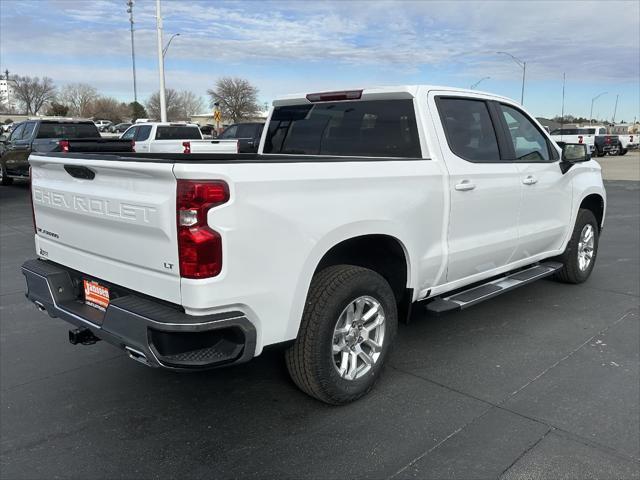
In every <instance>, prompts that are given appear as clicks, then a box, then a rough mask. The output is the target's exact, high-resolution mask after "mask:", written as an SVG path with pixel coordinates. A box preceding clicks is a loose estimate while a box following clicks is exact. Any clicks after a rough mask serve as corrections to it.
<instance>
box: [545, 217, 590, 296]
mask: <svg viewBox="0 0 640 480" xmlns="http://www.w3.org/2000/svg"><path fill="white" fill-rule="evenodd" d="M598 242H599V227H598V222H597V220H596V217H595V215H594V214H593V212H592V211H591V210H586V209H583V208H581V209H580V210H579V211H578V216H577V218H576V224H575V226H574V228H573V234H572V235H571V239H570V240H569V243H568V244H567V249H566V250H565V251H564V253H563V254H562V255H561V256H560V258H559V261H561V262H562V263H563V264H564V266H563V267H562V269H561V270H559V271H558V273H556V275H555V277H556V278H557V279H558V280H560V281H561V282H565V283H582V282H584V281H585V280H587V278H589V275H591V271H592V270H593V266H594V264H595V262H596V256H597V254H598Z"/></svg>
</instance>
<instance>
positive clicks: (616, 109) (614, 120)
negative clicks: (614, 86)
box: [611, 93, 620, 124]
mask: <svg viewBox="0 0 640 480" xmlns="http://www.w3.org/2000/svg"><path fill="white" fill-rule="evenodd" d="M619 96H620V94H619V93H618V94H617V95H616V104H615V106H614V107H613V117H611V123H613V124H615V123H616V112H617V111H618V97H619Z"/></svg>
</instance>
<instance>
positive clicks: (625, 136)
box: [617, 133, 640, 155]
mask: <svg viewBox="0 0 640 480" xmlns="http://www.w3.org/2000/svg"><path fill="white" fill-rule="evenodd" d="M617 136H618V141H619V142H620V145H619V152H618V155H626V154H627V152H628V151H629V150H633V149H637V148H638V146H639V144H640V135H638V134H637V133H618V134H617Z"/></svg>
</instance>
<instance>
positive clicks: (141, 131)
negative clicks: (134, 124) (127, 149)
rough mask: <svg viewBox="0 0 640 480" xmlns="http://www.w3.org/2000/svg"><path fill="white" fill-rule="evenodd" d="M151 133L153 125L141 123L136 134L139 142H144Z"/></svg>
mask: <svg viewBox="0 0 640 480" xmlns="http://www.w3.org/2000/svg"><path fill="white" fill-rule="evenodd" d="M150 133H151V125H141V126H140V127H138V133H137V134H136V141H137V142H144V141H145V140H147V139H148V138H149V134H150Z"/></svg>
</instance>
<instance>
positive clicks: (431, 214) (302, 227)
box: [174, 160, 445, 354]
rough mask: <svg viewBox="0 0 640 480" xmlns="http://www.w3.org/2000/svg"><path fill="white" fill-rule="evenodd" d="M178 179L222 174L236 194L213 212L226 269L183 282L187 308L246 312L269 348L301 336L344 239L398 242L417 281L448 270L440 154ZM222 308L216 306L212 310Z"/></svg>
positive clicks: (179, 173) (179, 172) (212, 168)
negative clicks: (308, 303) (306, 312)
mask: <svg viewBox="0 0 640 480" xmlns="http://www.w3.org/2000/svg"><path fill="white" fill-rule="evenodd" d="M174 174H175V175H176V177H177V178H178V179H180V178H189V179H222V180H225V181H226V182H227V183H228V184H229V188H230V192H231V199H230V201H229V202H228V203H227V204H225V205H222V206H219V207H217V208H214V209H212V210H211V211H210V212H209V216H208V222H209V225H210V226H211V228H213V229H214V230H216V231H218V232H219V233H220V234H221V236H222V240H223V269H222V272H221V274H220V275H219V276H218V277H215V278H212V279H208V280H188V279H182V280H181V285H182V304H183V306H184V307H185V310H186V311H187V313H191V314H207V313H214V312H217V311H222V310H228V309H230V308H240V309H241V310H243V311H245V312H246V313H247V315H248V317H249V318H250V319H251V320H252V321H253V322H254V323H256V324H257V327H258V328H257V330H258V332H259V337H258V351H257V352H256V354H257V353H259V352H260V350H261V348H262V346H263V345H268V344H272V343H276V342H281V341H285V340H290V339H293V338H295V337H296V335H297V332H298V326H299V323H300V318H301V315H302V310H303V308H304V303H305V300H306V295H307V291H308V288H309V284H310V282H311V277H312V276H313V273H314V271H315V269H316V267H317V265H318V263H319V262H320V260H321V258H322V256H323V255H324V254H325V253H326V252H327V251H328V250H329V249H331V248H332V247H333V246H334V245H336V244H337V243H340V242H341V241H343V240H346V239H348V238H352V237H356V236H360V235H366V234H386V235H390V236H393V237H395V238H397V239H398V240H399V241H400V242H401V244H402V245H403V248H404V249H405V252H406V254H407V257H408V263H409V267H410V268H409V272H410V273H409V279H408V281H407V284H408V285H409V286H416V285H417V284H418V282H431V283H435V280H436V276H437V275H438V272H440V270H441V265H442V260H443V253H442V249H443V245H442V242H441V232H442V229H443V222H444V219H443V216H444V208H445V206H444V202H445V198H444V197H445V195H444V192H443V188H444V187H443V183H442V172H441V165H440V164H439V163H438V162H436V161H432V160H406V161H382V160H380V161H370V162H369V161H367V162H358V161H355V162H354V161H344V162H325V163H323V162H301V163H249V164H233V165H231V164H229V165H224V164H216V165H198V164H176V165H175V166H174ZM213 306H215V307H213Z"/></svg>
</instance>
